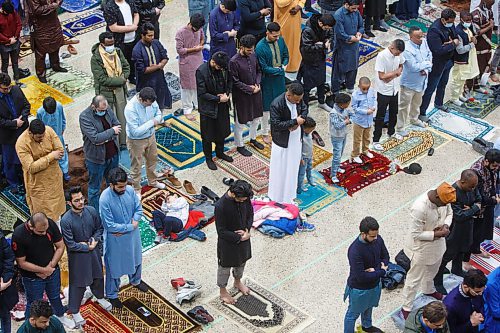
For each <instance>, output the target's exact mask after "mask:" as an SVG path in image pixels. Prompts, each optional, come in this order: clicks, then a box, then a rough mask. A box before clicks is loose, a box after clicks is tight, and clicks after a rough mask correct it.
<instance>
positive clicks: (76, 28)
mask: <svg viewBox="0 0 500 333" xmlns="http://www.w3.org/2000/svg"><path fill="white" fill-rule="evenodd" d="M61 26H62V29H63V33H64V34H65V35H66V36H68V37H76V36H79V35H82V34H85V33H87V32H90V31H92V30H95V29H99V28H102V27H104V26H106V22H104V16H103V14H102V11H101V10H100V9H94V10H91V11H88V12H86V13H83V14H81V15H76V16H73V17H72V18H70V19H67V20H64V21H62V22H61Z"/></svg>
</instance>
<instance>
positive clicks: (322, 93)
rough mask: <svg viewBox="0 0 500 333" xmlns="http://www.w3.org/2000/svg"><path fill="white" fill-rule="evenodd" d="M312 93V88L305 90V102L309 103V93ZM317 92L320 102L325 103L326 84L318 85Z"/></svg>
mask: <svg viewBox="0 0 500 333" xmlns="http://www.w3.org/2000/svg"><path fill="white" fill-rule="evenodd" d="M310 93H311V90H304V97H303V99H304V103H306V105H309V94H310ZM316 93H317V95H318V103H320V104H324V103H325V84H324V83H322V84H320V85H319V86H317V87H316Z"/></svg>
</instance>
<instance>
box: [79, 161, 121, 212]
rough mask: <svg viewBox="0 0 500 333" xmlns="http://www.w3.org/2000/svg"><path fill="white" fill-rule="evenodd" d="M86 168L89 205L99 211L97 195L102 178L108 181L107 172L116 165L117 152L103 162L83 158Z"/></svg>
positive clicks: (99, 191)
mask: <svg viewBox="0 0 500 333" xmlns="http://www.w3.org/2000/svg"><path fill="white" fill-rule="evenodd" d="M85 164H86V166H87V170H88V171H89V205H90V206H92V207H94V208H95V210H97V212H99V195H100V193H101V184H102V180H103V178H106V183H109V182H108V173H109V171H110V170H111V169H113V168H116V167H117V166H118V154H116V155H115V156H114V157H113V158H111V159H109V160H106V161H105V162H104V164H97V163H94V162H90V161H89V160H85Z"/></svg>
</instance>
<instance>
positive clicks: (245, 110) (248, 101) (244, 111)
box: [229, 35, 264, 156]
mask: <svg viewBox="0 0 500 333" xmlns="http://www.w3.org/2000/svg"><path fill="white" fill-rule="evenodd" d="M239 42H240V49H239V51H238V53H236V54H235V55H234V56H233V57H232V58H231V60H229V72H230V73H231V76H232V78H233V104H234V108H235V112H234V115H235V119H234V144H235V145H236V150H237V151H238V153H240V154H241V155H243V156H251V155H252V153H251V152H250V151H248V150H247V149H246V148H245V143H244V142H243V130H244V128H245V126H246V124H248V123H249V127H250V134H249V136H250V143H251V144H252V146H254V147H255V148H257V149H264V145H263V144H262V143H260V142H258V141H257V140H256V138H257V127H258V126H259V123H260V120H261V119H262V114H263V107H262V92H261V89H260V80H261V78H262V72H261V70H260V66H259V61H258V60H257V56H256V55H255V53H254V49H255V37H254V36H253V35H245V36H243V37H241V38H240V40H239Z"/></svg>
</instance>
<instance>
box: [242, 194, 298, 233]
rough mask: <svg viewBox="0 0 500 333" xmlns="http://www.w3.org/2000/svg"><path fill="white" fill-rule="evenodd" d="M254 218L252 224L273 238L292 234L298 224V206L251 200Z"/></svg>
mask: <svg viewBox="0 0 500 333" xmlns="http://www.w3.org/2000/svg"><path fill="white" fill-rule="evenodd" d="M252 206H253V210H254V220H253V224H252V226H253V227H254V228H256V229H257V230H259V231H260V232H262V233H263V234H266V235H269V236H271V237H274V238H283V237H285V236H286V235H293V234H294V233H295V231H296V229H297V226H298V225H300V224H301V223H300V217H299V208H298V207H297V206H295V205H292V204H280V203H277V202H274V201H260V200H252Z"/></svg>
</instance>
